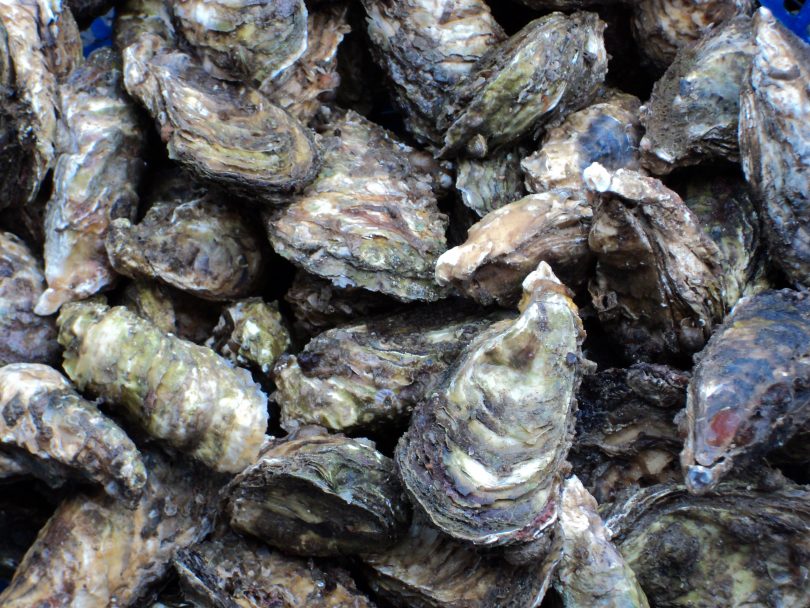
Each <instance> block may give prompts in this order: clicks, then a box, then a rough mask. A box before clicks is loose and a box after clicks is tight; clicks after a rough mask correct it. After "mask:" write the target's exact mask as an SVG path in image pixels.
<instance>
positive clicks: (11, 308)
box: [0, 231, 59, 365]
mask: <svg viewBox="0 0 810 608" xmlns="http://www.w3.org/2000/svg"><path fill="white" fill-rule="evenodd" d="M43 289H45V278H44V277H43V276H42V269H41V268H40V265H39V262H37V260H36V258H34V256H33V255H32V253H31V250H30V249H28V247H26V245H25V243H23V242H22V241H21V240H20V239H18V238H17V237H16V236H14V235H13V234H11V233H10V232H2V231H0V365H5V364H7V363H24V362H30V363H55V362H56V361H57V360H58V359H59V344H58V343H57V342H56V326H55V325H54V320H53V318H52V317H40V316H38V315H35V314H34V305H35V304H36V300H37V298H38V297H39V296H40V295H41V294H42V291H43Z"/></svg>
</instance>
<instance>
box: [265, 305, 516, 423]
mask: <svg viewBox="0 0 810 608" xmlns="http://www.w3.org/2000/svg"><path fill="white" fill-rule="evenodd" d="M506 316H507V315H506V314H504V313H491V314H489V315H486V314H484V313H482V312H479V311H475V310H471V308H470V307H464V306H459V305H458V303H456V302H452V303H447V304H441V305H436V306H428V307H422V308H417V309H411V310H409V311H406V312H403V313H398V314H393V315H388V316H384V317H377V318H375V319H371V320H369V321H363V322H360V323H355V324H353V325H344V326H341V327H338V328H336V329H331V330H329V331H325V332H324V333H322V334H320V335H319V336H317V337H316V338H314V339H313V340H312V341H311V342H310V343H309V344H307V346H306V348H304V350H303V351H302V352H300V353H299V354H297V355H289V356H286V357H283V358H282V359H281V360H280V361H279V363H278V365H277V366H276V370H275V382H276V386H277V387H278V390H277V391H276V392H275V393H273V399H274V400H275V401H276V403H278V404H279V405H280V406H281V424H282V426H284V427H285V428H288V429H292V428H294V427H295V426H297V425H298V424H319V425H321V426H324V427H326V428H327V429H330V430H333V431H346V432H357V431H367V430H375V429H378V428H380V427H386V426H390V425H392V424H394V425H396V424H397V423H400V422H403V421H407V417H408V416H409V415H410V413H411V410H412V409H413V408H414V406H415V405H416V404H417V403H418V402H419V401H421V400H422V399H424V398H426V397H427V396H428V395H429V394H430V392H431V391H432V390H433V389H434V388H435V387H436V386H437V385H438V383H439V381H440V379H441V378H442V376H443V375H444V373H445V371H446V370H447V368H448V367H449V366H450V365H452V363H454V362H455V360H456V358H457V357H458V355H459V353H460V352H461V350H462V349H463V348H464V346H465V345H466V344H467V343H468V342H469V341H470V340H471V339H473V338H474V337H475V336H477V335H478V334H479V333H480V332H482V331H484V330H485V329H486V328H487V327H489V326H490V325H491V324H492V323H494V322H495V321H497V320H500V319H503V318H504V317H506Z"/></svg>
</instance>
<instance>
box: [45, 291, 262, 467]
mask: <svg viewBox="0 0 810 608" xmlns="http://www.w3.org/2000/svg"><path fill="white" fill-rule="evenodd" d="M58 323H59V343H60V344H62V346H63V347H64V348H65V353H64V357H65V359H64V363H63V367H64V369H65V372H67V375H68V376H69V377H70V379H71V380H73V382H74V383H75V384H76V386H77V387H78V388H79V390H81V391H88V392H90V393H92V394H95V395H98V396H100V397H103V398H104V399H106V400H109V401H110V402H112V403H113V404H115V405H116V406H119V407H120V408H122V410H123V413H125V414H126V415H127V416H128V417H130V418H131V419H133V420H135V421H136V422H137V423H138V424H140V425H141V426H142V427H143V429H144V430H145V431H146V432H148V433H149V434H150V435H152V436H154V437H156V438H158V439H160V440H161V441H163V442H165V443H167V444H168V445H171V446H173V447H175V448H177V449H178V450H180V451H184V452H188V453H189V454H190V455H191V456H193V457H194V458H196V459H197V460H200V461H201V462H203V463H205V464H207V465H208V466H210V467H212V468H213V469H215V470H217V471H227V472H233V473H235V472H237V471H241V470H242V469H243V468H244V467H245V466H247V465H248V464H250V463H251V462H254V461H255V459H256V457H257V455H258V453H259V448H260V447H261V444H262V441H263V440H264V432H265V430H266V428H267V397H266V396H265V395H264V394H263V393H262V392H261V390H259V386H258V385H257V384H255V383H254V382H253V380H252V378H251V377H250V373H249V372H248V371H247V370H242V369H238V368H233V367H231V365H230V364H229V363H228V362H227V361H225V360H224V359H222V358H221V357H219V356H218V355H216V354H215V353H214V352H212V351H211V350H210V349H208V348H205V347H202V346H197V345H196V344H192V343H191V342H186V341H185V340H181V339H180V338H177V337H175V336H173V335H171V334H165V333H163V332H162V331H160V330H159V329H158V328H157V327H155V326H154V325H152V323H150V322H149V321H146V320H144V319H142V318H140V317H138V316H137V315H135V314H134V313H132V312H130V311H128V310H127V309H126V308H124V307H122V306H118V307H115V308H108V307H107V306H104V305H102V304H99V303H96V302H73V303H71V304H69V305H66V306H64V307H62V311H61V313H60V314H59V319H58Z"/></svg>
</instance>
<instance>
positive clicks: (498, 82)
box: [441, 12, 607, 157]
mask: <svg viewBox="0 0 810 608" xmlns="http://www.w3.org/2000/svg"><path fill="white" fill-rule="evenodd" d="M604 29H605V24H604V23H603V22H602V21H600V20H599V16H598V15H596V13H582V12H579V13H574V14H573V15H570V16H567V15H564V14H562V13H552V14H550V15H546V16H545V17H541V18H540V19H536V20H534V21H532V22H531V23H529V24H528V25H526V26H525V27H524V28H523V29H521V30H520V31H519V32H518V33H517V34H515V35H514V36H512V37H511V38H509V39H508V40H506V41H504V42H503V43H502V44H500V45H498V46H496V47H494V48H493V49H492V50H490V51H488V52H487V53H486V54H485V55H484V56H483V57H482V58H481V59H480V61H478V63H476V65H475V68H474V70H473V72H472V73H471V74H470V75H469V76H468V77H467V78H466V79H465V80H464V81H463V82H462V83H461V84H460V85H459V86H458V87H457V88H456V92H455V96H454V100H453V102H452V104H453V107H454V108H457V109H458V110H457V112H456V114H455V115H454V116H452V118H451V119H450V120H448V122H447V124H448V126H447V130H446V132H445V135H444V148H442V151H441V154H442V155H449V154H450V153H454V152H456V151H458V150H461V149H464V148H465V147H466V150H467V152H468V154H470V156H474V157H483V156H486V155H487V152H488V151H489V150H493V149H495V148H498V147H499V146H504V145H507V144H509V143H512V142H514V141H516V140H518V139H520V138H521V137H523V136H524V135H527V134H529V133H531V132H533V131H535V130H536V129H538V128H540V127H542V126H543V125H545V124H548V123H549V122H550V121H552V120H555V119H560V118H563V117H565V115H566V114H568V113H569V112H572V111H575V110H579V109H580V108H582V107H583V106H585V105H587V104H588V103H590V101H591V99H593V97H594V95H595V94H596V91H597V87H598V86H599V85H600V84H601V83H602V81H603V80H604V79H605V75H606V73H607V53H606V52H605V44H604V40H603V37H602V34H603V32H604Z"/></svg>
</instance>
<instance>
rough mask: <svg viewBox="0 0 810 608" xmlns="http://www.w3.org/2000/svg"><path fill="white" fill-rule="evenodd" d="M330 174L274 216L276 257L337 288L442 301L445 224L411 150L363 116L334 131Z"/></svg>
mask: <svg viewBox="0 0 810 608" xmlns="http://www.w3.org/2000/svg"><path fill="white" fill-rule="evenodd" d="M330 130H331V131H332V132H333V133H334V134H335V137H333V138H331V139H330V141H329V142H328V144H325V146H326V150H325V152H324V166H323V169H322V170H321V173H320V174H319V175H318V177H317V179H316V180H315V181H314V182H312V183H311V184H310V185H309V186H307V187H306V188H305V189H304V191H303V192H302V194H301V195H300V196H299V197H297V198H295V200H294V201H293V202H292V204H291V205H289V206H288V207H286V208H284V209H280V210H278V211H276V212H275V213H272V214H268V217H267V232H268V235H269V237H270V242H271V243H272V245H273V248H274V249H275V250H276V252H277V253H279V254H280V255H282V256H284V257H285V258H287V259H289V260H290V261H292V262H293V263H294V264H296V265H298V266H301V267H303V268H304V269H305V270H307V271H308V272H311V273H312V274H315V275H317V276H321V277H324V278H328V279H329V280H331V281H332V283H333V284H334V285H336V286H338V287H362V288H364V289H368V290H370V291H379V292H381V293H384V294H387V295H390V296H393V297H395V298H397V299H399V300H402V301H405V302H408V301H413V300H437V299H439V298H440V297H441V296H442V295H443V290H442V289H440V288H439V287H438V286H437V285H436V283H435V281H434V280H433V266H434V265H435V263H436V259H437V258H438V256H439V254H440V253H441V252H442V251H444V249H445V247H446V245H445V237H444V231H445V229H446V227H447V218H446V216H444V215H443V214H441V213H439V209H438V207H437V205H436V198H435V196H434V195H433V192H432V190H431V182H430V177H429V176H428V175H427V174H426V173H423V172H422V171H420V170H419V169H418V167H416V166H414V164H413V163H412V162H411V160H410V157H409V155H410V154H411V153H412V152H413V150H412V148H410V147H409V146H406V145H405V144H403V143H400V142H399V141H397V140H396V139H394V137H393V136H392V135H391V134H390V133H388V132H387V131H386V130H385V129H383V128H382V127H379V126H377V125H376V124H374V123H372V122H370V121H368V120H366V119H365V118H363V117H362V116H360V115H359V114H355V113H354V112H351V111H349V112H347V113H346V114H345V116H343V117H342V118H340V119H339V120H337V121H336V122H334V123H333V124H331V125H330Z"/></svg>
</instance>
